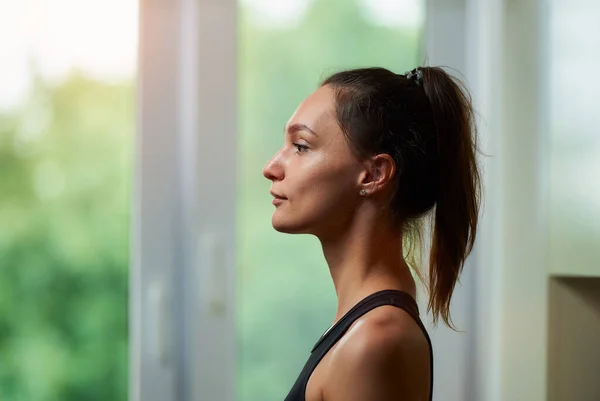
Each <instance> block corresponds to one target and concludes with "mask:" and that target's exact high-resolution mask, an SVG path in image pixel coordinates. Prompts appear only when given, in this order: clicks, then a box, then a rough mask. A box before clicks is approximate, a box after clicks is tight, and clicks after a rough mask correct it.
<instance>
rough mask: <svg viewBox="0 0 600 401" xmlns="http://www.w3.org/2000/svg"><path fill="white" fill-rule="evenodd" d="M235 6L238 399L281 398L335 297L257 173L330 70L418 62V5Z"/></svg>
mask: <svg viewBox="0 0 600 401" xmlns="http://www.w3.org/2000/svg"><path fill="white" fill-rule="evenodd" d="M239 9H240V18H239V23H240V26H239V41H240V47H239V85H240V92H239V116H238V117H239V132H240V134H239V135H240V137H239V148H238V155H239V174H238V177H239V179H238V185H239V187H238V193H239V195H240V196H239V204H238V216H237V217H238V228H237V234H238V250H237V259H238V266H237V269H238V296H237V301H238V303H237V309H238V313H239V314H238V320H237V325H238V339H239V342H238V369H237V378H238V380H237V394H238V397H237V398H238V400H244V401H261V400H283V398H284V397H285V396H286V394H287V392H288V391H289V389H290V388H291V386H292V384H293V382H294V380H295V379H296V377H297V375H298V374H299V373H300V370H301V368H302V366H303V364H304V362H305V361H306V359H307V358H308V355H309V352H310V349H311V348H312V346H313V345H314V343H315V342H316V341H317V339H318V337H319V336H320V335H321V334H322V333H323V332H324V331H325V330H326V329H327V328H328V327H329V325H330V324H331V322H332V319H333V318H334V315H335V308H336V297H335V291H334V288H333V284H332V281H331V278H330V276H329V271H328V268H327V265H326V263H325V261H324V259H323V256H322V252H321V249H320V244H319V243H318V241H317V240H316V238H314V237H308V236H294V237H292V236H286V235H283V234H280V233H277V232H275V230H274V229H273V228H272V226H271V214H272V212H273V205H272V204H271V199H272V198H271V196H270V195H269V188H270V182H269V181H267V180H266V179H265V178H264V177H263V176H262V168H263V166H264V165H265V163H266V162H267V161H268V160H269V158H270V157H271V156H272V155H273V154H274V153H275V152H276V151H277V150H278V149H279V148H280V147H281V146H282V144H283V140H284V137H283V129H284V126H285V124H286V122H287V120H288V119H289V117H290V116H291V114H292V113H293V111H294V110H295V108H296V107H297V106H298V104H299V103H300V102H301V101H302V100H303V99H304V98H305V97H306V96H307V95H309V94H310V93H311V92H312V91H314V90H315V89H316V88H317V85H318V83H319V81H320V80H321V79H322V78H325V76H326V75H328V74H329V73H332V72H334V71H336V70H338V69H342V68H351V67H361V66H376V65H378V66H383V67H386V68H389V69H391V70H393V71H395V72H398V73H402V72H405V71H407V70H409V69H412V68H414V67H415V66H416V65H417V64H419V62H420V61H421V59H422V57H421V54H420V48H421V47H420V43H421V40H422V29H423V10H424V0H422V1H421V0H404V1H399V0H394V1H392V0H389V1H385V0H381V1H374V0H371V1H369V0H352V1H351V0H314V1H308V0H286V1H283V0H262V1H260V0H246V1H241V3H240V4H239Z"/></svg>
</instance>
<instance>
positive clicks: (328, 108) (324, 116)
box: [288, 86, 337, 135]
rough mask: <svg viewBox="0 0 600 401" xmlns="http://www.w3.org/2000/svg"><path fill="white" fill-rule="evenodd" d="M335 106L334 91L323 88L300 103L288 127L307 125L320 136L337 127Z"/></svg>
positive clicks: (326, 87)
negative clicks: (323, 132) (325, 131)
mask: <svg viewBox="0 0 600 401" xmlns="http://www.w3.org/2000/svg"><path fill="white" fill-rule="evenodd" d="M334 106H335V96H334V91H333V90H332V89H331V88H330V87H328V86H322V87H320V88H319V89H317V90H316V91H314V92H313V93H311V94H310V95H309V96H308V97H307V98H306V99H304V101H303V102H302V103H300V105H299V106H298V108H297V109H296V111H295V112H294V114H293V115H292V117H291V118H290V121H289V122H288V125H292V124H296V123H298V124H306V125H308V126H309V127H310V128H311V129H312V130H313V131H316V132H317V133H318V134H319V135H320V134H321V132H322V131H324V130H327V129H329V128H332V127H333V126H336V125H337V124H335V118H334V111H335V108H334Z"/></svg>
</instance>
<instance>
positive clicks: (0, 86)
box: [0, 0, 138, 401]
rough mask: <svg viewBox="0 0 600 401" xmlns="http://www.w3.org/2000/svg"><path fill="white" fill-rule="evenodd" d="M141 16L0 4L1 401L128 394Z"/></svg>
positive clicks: (110, 7) (72, 400)
mask: <svg viewBox="0 0 600 401" xmlns="http://www.w3.org/2000/svg"><path fill="white" fill-rule="evenodd" d="M137 13H138V11H137V1H133V0H126V1H123V0H105V1H92V0H27V1H4V2H1V3H0V59H1V60H2V74H0V355H2V357H1V361H0V399H1V400H3V401H32V400H36V401H83V400H87V401H93V400H97V401H106V400H122V401H125V400H126V399H127V389H128V339H127V336H128V329H127V328H128V297H127V292H128V258H129V233H128V231H129V209H130V207H129V203H130V187H131V170H132V166H131V164H132V143H133V136H134V121H135V108H134V107H135V103H134V99H135V88H134V77H135V62H136V48H137ZM107 27H108V29H107Z"/></svg>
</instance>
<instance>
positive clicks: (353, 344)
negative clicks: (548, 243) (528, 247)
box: [263, 67, 480, 401]
mask: <svg viewBox="0 0 600 401" xmlns="http://www.w3.org/2000/svg"><path fill="white" fill-rule="evenodd" d="M475 153H476V144H475V132H474V124H473V110H472V107H471V101H470V98H469V95H468V93H467V92H466V91H465V90H464V89H463V88H462V85H461V84H460V83H459V82H458V81H457V80H455V79H454V78H452V77H451V76H449V75H448V74H447V73H446V72H445V71H444V70H442V69H441V68H437V67H419V68H417V69H415V70H413V71H411V72H409V73H407V74H403V75H397V74H395V73H393V72H390V71H388V70H386V69H383V68H364V69H355V70H349V71H343V72H339V73H336V74H334V75H332V76H331V77H329V78H327V79H326V80H325V81H324V82H323V83H322V85H321V86H320V87H319V88H318V89H317V90H316V91H315V92H314V93H312V94H311V95H310V96H309V97H308V98H307V99H306V100H304V101H303V102H302V104H300V106H299V107H298V109H297V110H296V112H295V113H294V114H293V115H292V117H291V119H290V121H289V122H288V124H287V126H286V133H285V144H284V146H283V147H282V148H281V149H280V150H279V151H278V152H277V154H276V155H275V156H273V158H272V159H271V160H270V161H269V162H268V164H267V165H266V166H265V168H264V171H263V174H264V176H265V177H266V178H267V179H269V180H271V181H272V186H271V194H272V195H273V197H274V199H273V204H274V205H275V211H274V212H273V216H272V224H273V227H274V228H275V229H276V230H277V231H280V232H284V233H305V234H313V235H315V236H316V237H317V238H318V239H319V240H320V241H321V245H322V247H323V253H324V256H325V259H326V261H327V264H328V266H329V270H330V273H331V277H332V278H333V283H334V286H335V290H336V293H337V297H338V306H337V313H336V316H335V320H334V324H333V326H332V327H331V328H330V329H329V330H328V331H327V332H326V333H325V334H324V335H323V336H322V337H321V338H320V339H319V341H318V342H317V344H316V345H315V347H314V348H313V350H312V353H311V355H310V358H309V359H308V361H307V363H306V365H305V366H304V369H303V370H302V372H301V374H300V376H299V377H298V379H297V381H296V383H295V384H294V386H293V388H292V389H291V391H290V393H289V394H288V396H287V397H286V401H300V400H306V401H318V400H319V401H321V400H324V401H391V400H402V401H417V400H419V401H421V400H430V399H431V397H432V389H433V352H432V348H431V342H430V340H429V337H428V335H427V332H426V331H425V328H424V327H423V325H422V323H421V320H420V319H419V314H418V310H417V304H416V303H415V297H416V286H415V281H414V279H413V275H412V274H411V268H413V269H414V272H415V273H416V274H418V271H417V269H416V266H415V264H414V263H412V262H411V261H412V260H414V258H411V254H412V253H411V252H409V250H410V248H409V247H408V246H407V245H408V244H412V245H414V244H417V245H418V243H416V242H415V239H418V238H420V230H419V227H420V223H421V221H422V220H423V218H424V217H426V216H427V215H432V220H431V221H432V222H433V226H432V240H431V249H430V252H429V269H428V270H429V274H428V280H429V303H428V309H429V310H430V311H431V312H432V314H433V319H434V321H435V322H437V319H438V318H439V317H441V318H442V319H443V321H444V322H445V323H446V324H448V325H451V320H450V312H449V305H450V299H451V297H452V292H453V290H454V286H455V283H456V281H457V279H458V277H459V274H460V272H461V270H462V266H463V262H464V261H465V259H466V257H467V255H468V254H469V252H470V251H471V249H472V246H473V242H474V241H475V233H476V228H477V219H478V210H479V194H480V181H479V171H478V167H477V162H476V158H475ZM430 212H431V213H430Z"/></svg>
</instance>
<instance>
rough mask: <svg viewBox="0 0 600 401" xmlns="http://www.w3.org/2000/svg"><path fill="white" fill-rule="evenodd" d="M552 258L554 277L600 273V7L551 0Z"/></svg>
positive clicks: (585, 1)
mask: <svg viewBox="0 0 600 401" xmlns="http://www.w3.org/2000/svg"><path fill="white" fill-rule="evenodd" d="M550 4H551V7H550V10H551V14H550V25H549V28H550V42H549V43H550V73H549V88H550V92H549V94H550V105H549V108H550V121H549V126H550V156H549V160H548V161H549V164H550V176H549V190H550V202H549V205H550V238H549V240H550V247H549V249H550V258H549V260H550V261H551V268H552V271H553V273H559V274H573V275H580V274H583V275H588V274H592V273H593V271H594V270H596V273H595V274H596V275H597V274H598V273H597V266H598V259H599V258H600V249H599V248H598V244H599V243H600V228H599V227H600V212H599V211H600V174H599V172H600V159H599V158H598V154H600V130H599V128H598V127H600V114H599V113H598V106H597V105H598V93H599V92H600V80H598V79H597V78H596V77H595V76H594V73H593V72H594V71H598V70H599V69H600V53H599V52H598V51H597V50H598V48H599V46H600V40H599V38H600V27H599V26H598V24H597V20H598V16H600V4H598V3H597V2H595V1H593V0H581V1H576V2H571V3H569V4H567V3H563V2H560V1H551V2H550Z"/></svg>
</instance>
